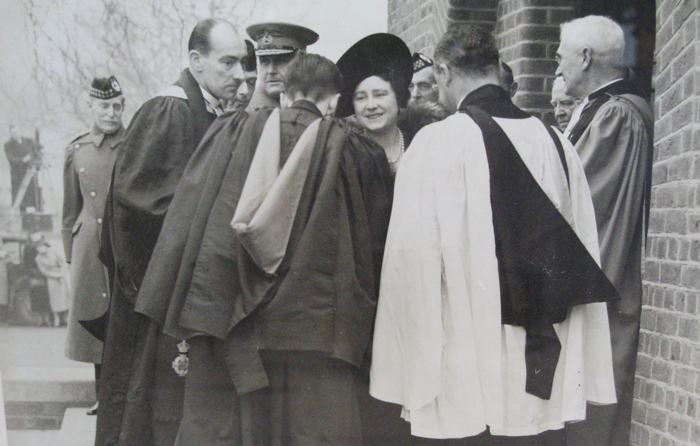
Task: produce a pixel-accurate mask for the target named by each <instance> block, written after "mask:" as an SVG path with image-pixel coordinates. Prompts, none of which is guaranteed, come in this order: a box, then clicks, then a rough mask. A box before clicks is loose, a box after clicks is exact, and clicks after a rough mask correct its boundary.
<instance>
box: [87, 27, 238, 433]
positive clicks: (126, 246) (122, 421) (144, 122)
mask: <svg viewBox="0 0 700 446" xmlns="http://www.w3.org/2000/svg"><path fill="white" fill-rule="evenodd" d="M188 50H189V68H187V69H185V70H184V71H183V72H182V73H181V75H180V78H179V80H178V81H177V82H176V83H175V84H174V85H172V86H170V87H168V88H166V89H165V90H163V91H162V92H160V93H158V94H157V95H156V96H155V97H153V98H151V99H150V100H148V101H146V102H145V103H144V104H143V105H142V106H141V108H140V109H139V110H138V111H137V112H136V115H134V118H133V120H132V122H131V124H130V125H129V127H128V129H127V130H126V133H125V135H124V138H123V139H122V141H121V143H120V145H119V153H118V155H117V160H116V162H115V167H114V174H113V179H112V186H111V190H110V194H109V196H108V199H107V212H106V217H107V218H108V220H109V221H108V222H107V223H108V231H107V233H106V240H105V242H104V243H103V249H102V251H101V258H102V260H103V262H105V263H106V264H107V265H108V268H109V269H110V271H111V272H110V278H111V279H112V281H113V285H112V295H111V300H110V309H109V318H108V319H109V320H108V325H107V334H106V339H105V346H104V354H103V360H102V380H101V384H100V393H99V396H98V397H99V401H100V409H99V411H98V414H97V439H96V445H99V446H107V445H128V446H138V445H149V446H150V445H172V444H173V442H174V440H175V435H176V433H177V429H178V426H179V423H180V417H181V413H182V398H183V392H184V380H183V379H181V378H180V377H179V376H178V375H177V374H176V373H175V371H174V370H172V368H171V365H170V364H171V362H172V360H173V359H174V358H175V357H177V356H178V349H177V347H176V344H177V340H176V339H173V338H170V337H168V336H165V335H163V336H161V335H160V328H159V327H158V326H157V324H153V323H152V320H151V319H149V318H147V317H145V316H143V315H141V314H139V313H136V312H134V311H133V310H134V303H135V302H136V299H137V297H138V296H139V294H140V288H141V281H142V279H143V276H144V273H145V271H146V267H147V266H148V262H149V259H150V257H151V253H152V251H153V247H154V246H155V244H156V240H157V239H158V234H159V233H160V229H161V225H162V223H163V220H164V218H165V215H166V213H167V212H168V208H169V205H170V201H171V199H172V197H173V194H174V193H175V189H176V187H177V185H178V183H179V181H180V178H181V176H182V172H183V170H184V169H185V166H186V165H187V163H188V161H189V159H190V157H191V156H192V153H193V152H194V150H195V148H196V147H197V145H198V144H199V141H200V140H201V139H202V137H203V136H204V134H205V133H206V132H207V130H208V129H209V127H210V125H211V124H212V123H213V122H214V120H215V119H216V117H217V115H219V114H223V109H222V106H221V103H222V101H224V100H231V99H233V98H234V96H235V94H236V91H237V90H238V87H239V86H240V84H241V83H242V82H243V81H244V78H243V69H242V67H241V63H240V61H241V59H242V58H243V57H245V55H246V46H245V42H244V39H243V37H241V36H240V35H239V34H238V32H237V31H236V29H235V28H234V27H233V25H231V24H230V23H228V22H226V21H224V20H221V19H206V20H202V21H200V22H199V23H197V25H196V26H195V27H194V30H193V31H192V34H191V35H190V39H189V45H188Z"/></svg>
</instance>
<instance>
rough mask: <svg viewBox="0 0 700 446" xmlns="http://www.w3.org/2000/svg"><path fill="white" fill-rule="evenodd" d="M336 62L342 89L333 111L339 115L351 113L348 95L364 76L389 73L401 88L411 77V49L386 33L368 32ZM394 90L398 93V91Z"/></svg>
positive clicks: (350, 102)
mask: <svg viewBox="0 0 700 446" xmlns="http://www.w3.org/2000/svg"><path fill="white" fill-rule="evenodd" d="M337 65H338V69H339V70H340V73H341V74H342V75H343V91H342V93H341V95H340V101H338V109H337V110H336V113H335V114H336V116H338V117H341V118H343V117H346V116H350V115H352V114H353V113H354V112H355V111H354V109H353V106H352V96H353V94H354V93H355V89H356V88H357V86H358V85H359V84H360V82H362V81H363V80H365V79H367V78H368V77H370V76H376V75H380V74H387V73H389V74H392V75H393V76H392V77H393V78H394V79H396V80H397V81H398V82H399V83H400V85H399V88H402V89H405V90H408V86H409V84H410V83H411V78H412V77H413V63H412V60H411V51H410V50H409V49H408V47H407V46H406V44H405V43H404V41H403V40H401V39H400V38H399V37H397V36H395V35H393V34H387V33H378V34H372V35H369V36H367V37H365V38H363V39H361V40H360V41H358V42H357V43H355V44H354V45H353V46H351V47H350V49H349V50H347V51H346V52H345V54H343V55H342V56H341V57H340V59H338V64H337ZM395 93H396V94H397V96H399V92H395Z"/></svg>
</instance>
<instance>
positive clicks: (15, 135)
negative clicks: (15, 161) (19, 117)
mask: <svg viewBox="0 0 700 446" xmlns="http://www.w3.org/2000/svg"><path fill="white" fill-rule="evenodd" d="M10 137H11V138H12V139H14V140H15V141H18V142H19V141H22V129H20V128H19V127H17V126H16V125H13V126H11V127H10Z"/></svg>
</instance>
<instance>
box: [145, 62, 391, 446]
mask: <svg viewBox="0 0 700 446" xmlns="http://www.w3.org/2000/svg"><path fill="white" fill-rule="evenodd" d="M319 61H320V62H319ZM292 65H294V66H297V69H294V68H291V67H290V70H291V73H290V74H289V75H288V76H287V78H286V82H287V84H288V87H287V88H288V90H287V92H286V95H287V97H288V98H289V99H290V104H288V108H285V109H282V110H278V109H270V108H266V109H263V110H261V111H259V112H257V113H254V114H252V115H251V116H250V118H248V119H247V120H246V121H245V123H244V124H243V125H239V126H238V128H237V129H235V130H234V129H232V128H231V127H230V126H223V127H222V128H221V129H220V131H219V132H218V133H217V135H215V136H214V137H213V138H212V139H211V140H207V139H205V141H203V143H202V145H200V147H199V148H198V150H197V153H196V154H195V156H194V158H193V161H192V162H191V163H190V165H189V166H188V168H187V172H186V174H185V181H186V182H183V184H182V187H181V188H179V189H178V191H177V193H176V196H175V198H174V201H173V205H174V206H177V207H176V208H173V210H174V211H175V210H177V211H178V215H180V217H176V216H175V215H176V214H175V213H174V212H173V213H172V214H170V215H169V217H168V218H167V219H166V222H165V226H164V227H171V226H172V227H173V228H175V227H176V226H178V225H177V222H176V220H181V221H182V222H185V221H190V222H192V224H191V225H190V226H189V232H188V234H186V235H185V236H184V240H182V241H176V242H174V243H173V242H171V241H168V240H167V238H166V237H161V239H160V240H159V242H158V245H157V246H156V252H155V254H154V258H155V256H158V257H161V256H162V257H163V258H165V257H170V258H172V257H177V258H178V259H181V262H180V268H179V270H178V271H177V281H176V283H174V285H172V286H171V285H168V289H166V290H164V291H161V293H162V297H163V298H170V300H169V305H167V306H163V305H161V301H162V299H160V298H147V299H142V298H139V301H138V303H137V310H138V311H141V312H142V313H144V314H147V315H149V316H151V317H153V318H154V319H155V320H158V321H162V322H163V324H164V327H165V332H166V333H170V334H173V335H175V336H178V337H184V338H188V342H189V344H190V352H189V356H190V361H191V362H190V366H189V370H188V373H187V393H186V397H185V413H184V416H183V422H182V425H181V427H180V432H179V435H178V442H177V444H180V445H190V444H207V445H239V444H244V445H272V444H279V445H289V446H294V445H308V444H338V445H344V444H348V445H360V444H362V438H361V430H360V419H359V413H358V405H357V401H356V393H355V386H356V378H357V375H356V372H357V371H358V370H359V367H360V366H361V365H362V362H363V361H364V360H365V355H366V351H367V347H368V344H369V337H370V333H371V327H372V321H373V316H374V308H375V303H376V293H377V289H378V279H379V269H380V263H381V257H382V252H383V243H384V236H385V231H386V227H387V224H388V217H389V208H390V204H391V189H392V179H391V173H390V170H389V166H388V163H387V161H386V156H385V155H383V152H382V150H381V148H379V147H378V146H376V145H374V144H372V143H371V142H369V141H368V140H366V139H363V138H362V137H360V136H358V135H357V134H354V133H352V132H350V131H349V130H348V129H346V128H344V127H343V126H342V124H341V123H340V122H339V121H335V120H332V119H323V120H321V118H322V117H323V116H324V115H329V114H332V112H333V109H334V108H335V104H336V103H337V91H338V89H339V83H340V75H339V73H338V72H337V69H336V68H335V66H334V65H333V64H332V62H330V61H328V60H327V59H325V58H321V57H320V56H317V55H313V54H308V55H303V54H302V55H299V56H298V57H297V59H295V60H294V62H292ZM294 73H296V74H294ZM329 79H333V81H332V82H330V86H329ZM296 82H299V83H302V84H303V85H305V87H304V88H300V89H299V90H297V89H295V87H294V85H296ZM309 86H311V87H309ZM316 88H318V89H320V91H321V92H322V94H317V93H318V92H317V91H316ZM328 91H331V92H332V94H328ZM205 146H206V147H205ZM231 146H233V147H234V151H233V153H232V154H230V151H229V154H227V155H221V154H218V153H219V152H225V150H218V148H229V147H231ZM204 152H206V153H204ZM200 155H201V156H200ZM227 160H228V166H227V167H226V168H225V169H221V168H220V163H221V162H222V161H224V162H225V161H227ZM280 169H281V170H280ZM265 172H267V174H266V173H265ZM193 204H194V206H193ZM180 211H182V214H180ZM232 219H233V220H234V222H235V223H232ZM171 222H173V223H171ZM232 224H233V226H232ZM180 235H181V236H182V234H180ZM171 274H172V270H168V269H165V268H162V267H160V265H159V264H158V263H156V262H154V263H152V264H151V266H149V270H148V271H147V274H146V278H145V280H144V290H146V289H153V290H156V289H158V288H159V285H160V284H162V283H164V282H165V283H167V282H168V280H167V278H168V276H170V275H171ZM173 286H174V288H172V287H173ZM144 296H153V295H152V294H151V293H146V294H144ZM197 334H198V335H199V336H195V335H197Z"/></svg>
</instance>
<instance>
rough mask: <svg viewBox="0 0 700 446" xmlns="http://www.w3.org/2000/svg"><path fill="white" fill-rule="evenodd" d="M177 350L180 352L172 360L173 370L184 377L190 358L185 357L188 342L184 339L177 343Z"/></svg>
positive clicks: (188, 348) (188, 347) (188, 346)
mask: <svg viewBox="0 0 700 446" xmlns="http://www.w3.org/2000/svg"><path fill="white" fill-rule="evenodd" d="M177 350H178V351H179V352H180V354H179V355H178V356H177V358H175V359H174V360H173V370H175V373H177V376H179V377H180V378H184V377H185V376H187V369H188V368H189V366H190V358H188V357H187V352H188V351H189V350H190V344H188V343H187V341H185V340H184V339H183V340H182V342H180V343H179V344H177Z"/></svg>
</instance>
